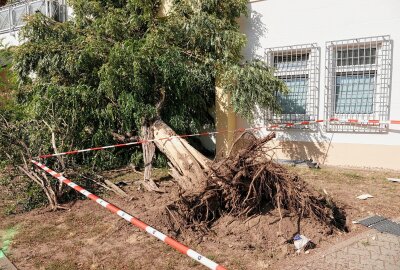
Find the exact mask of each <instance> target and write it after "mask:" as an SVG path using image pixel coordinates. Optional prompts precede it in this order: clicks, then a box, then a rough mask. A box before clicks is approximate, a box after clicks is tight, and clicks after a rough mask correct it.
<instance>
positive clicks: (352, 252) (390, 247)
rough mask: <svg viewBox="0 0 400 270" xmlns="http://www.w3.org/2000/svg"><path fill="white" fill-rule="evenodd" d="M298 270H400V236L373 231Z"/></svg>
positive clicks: (337, 247) (318, 256)
mask: <svg viewBox="0 0 400 270" xmlns="http://www.w3.org/2000/svg"><path fill="white" fill-rule="evenodd" d="M292 269H296V270H316V269H318V270H325V269H326V270H328V269H329V270H331V269H334V270H339V269H340V270H341V269H351V270H358V269H360V270H375V269H379V270H380V269H383V270H400V237H398V236H395V235H391V234H386V233H380V232H378V231H375V230H369V231H367V232H365V233H363V234H361V235H358V236H355V237H353V238H350V239H348V240H346V241H344V242H342V243H340V244H337V245H335V246H333V247H332V248H331V249H328V250H327V251H325V252H323V253H321V254H315V255H314V256H313V257H311V258H310V259H308V260H307V261H306V262H305V263H304V264H302V265H301V266H298V267H294V268H292Z"/></svg>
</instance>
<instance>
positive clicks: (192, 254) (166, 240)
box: [31, 160, 227, 270]
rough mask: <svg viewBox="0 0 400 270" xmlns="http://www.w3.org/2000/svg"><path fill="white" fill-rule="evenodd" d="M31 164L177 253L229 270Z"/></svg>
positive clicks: (209, 265) (67, 181)
mask: <svg viewBox="0 0 400 270" xmlns="http://www.w3.org/2000/svg"><path fill="white" fill-rule="evenodd" d="M31 162H32V163H33V164H35V165H36V166H38V167H39V168H41V169H42V170H44V171H45V172H47V173H48V174H50V175H51V176H53V177H54V178H57V179H58V180H60V181H61V182H62V183H63V184H65V185H67V186H69V187H71V188H73V189H75V190H76V191H78V192H79V193H81V194H83V195H85V196H86V197H88V198H89V199H91V200H92V201H95V202H96V203H98V204H100V205H101V206H103V207H104V208H107V209H108V210H110V211H111V212H112V213H114V214H117V215H118V216H120V217H121V218H123V219H125V220H126V221H128V222H129V223H131V224H133V225H134V226H136V227H138V228H139V229H141V230H143V231H145V232H147V233H148V234H150V235H152V236H154V237H156V238H157V239H159V240H161V241H163V242H164V243H166V244H167V245H169V246H171V247H172V248H174V249H176V250H177V251H179V252H181V253H182V254H185V255H187V256H189V257H190V258H192V259H194V260H195V261H197V262H199V263H201V264H202V265H204V266H206V267H208V268H209V269H213V270H227V269H226V268H224V267H223V266H221V265H219V264H217V263H215V262H213V261H211V260H210V259H208V258H206V257H204V256H203V255H201V254H199V253H197V252H196V251H194V250H192V249H190V248H188V247H186V246H185V245H183V244H181V243H179V242H178V241H176V240H175V239H173V238H171V237H169V236H166V235H165V234H163V233H162V232H160V231H158V230H156V229H154V228H152V227H151V226H149V225H147V224H146V223H144V222H142V221H141V220H139V219H137V218H135V217H133V216H131V215H129V214H128V213H126V212H124V211H122V210H121V209H119V208H118V207H117V206H115V205H113V204H111V203H109V202H106V201H105V200H103V199H101V198H99V197H97V196H96V195H94V194H92V193H90V192H89V191H87V190H86V189H84V188H82V187H80V186H78V185H77V184H75V183H74V182H72V181H71V180H69V179H67V178H65V177H64V176H62V175H61V173H57V172H55V171H53V170H52V169H50V168H48V167H46V166H45V165H43V164H42V163H40V162H37V161H35V160H31Z"/></svg>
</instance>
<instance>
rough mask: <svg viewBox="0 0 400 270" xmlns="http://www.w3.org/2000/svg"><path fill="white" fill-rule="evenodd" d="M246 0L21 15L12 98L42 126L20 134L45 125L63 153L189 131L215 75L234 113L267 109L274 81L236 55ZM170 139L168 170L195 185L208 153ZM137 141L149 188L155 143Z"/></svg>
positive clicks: (81, 5) (90, 6) (207, 121)
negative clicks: (61, 16) (64, 17)
mask: <svg viewBox="0 0 400 270" xmlns="http://www.w3.org/2000/svg"><path fill="white" fill-rule="evenodd" d="M246 4H247V1H246V0H223V1H214V0H207V1H195V0H187V1H178V0H176V1H173V5H172V8H171V10H170V11H169V13H168V14H167V15H166V16H162V15H161V14H160V1H154V0H145V1H143V0H140V1H139V0H118V1H115V0H114V1H112V0H108V1H104V0H101V1H100V0H89V1H86V0H72V1H70V5H71V6H72V7H73V10H74V16H73V17H72V18H71V19H70V20H69V21H67V22H65V23H59V22H56V21H54V20H52V19H51V18H47V17H45V16H43V15H41V14H36V15H34V16H33V17H31V18H28V20H27V25H26V26H25V27H24V28H23V29H22V30H21V36H22V38H23V40H24V41H25V42H24V43H23V44H22V45H21V46H20V47H18V48H17V50H16V53H15V55H14V57H15V65H14V68H15V70H16V72H17V73H18V75H19V80H20V87H19V91H18V99H17V100H18V103H19V104H20V105H21V106H23V107H24V111H25V112H26V113H27V115H26V117H27V118H31V119H30V120H36V121H37V122H38V123H40V124H43V123H44V122H43V121H46V123H47V124H46V125H43V128H42V129H37V130H38V132H35V134H28V135H27V136H28V137H33V136H35V137H40V136H42V135H41V134H40V133H46V134H47V136H46V137H47V138H49V135H48V134H49V132H51V133H52V134H55V137H56V139H55V141H56V144H58V145H56V146H57V148H58V150H59V151H63V150H66V149H68V148H83V147H88V146H91V145H104V144H108V143H112V142H113V140H114V139H115V138H121V137H122V138H126V139H128V140H129V138H135V137H137V136H139V137H140V139H142V140H147V139H151V138H153V137H154V136H155V134H167V133H168V134H169V135H173V134H175V132H178V133H192V132H198V131H199V130H201V129H202V128H204V127H206V126H212V125H213V118H212V116H211V115H210V113H209V111H210V108H212V107H213V106H214V103H215V87H216V84H217V82H218V84H221V85H222V86H223V87H224V89H225V91H226V92H227V93H230V94H231V96H232V100H233V102H232V105H233V108H234V109H235V110H236V111H237V112H238V113H240V114H241V115H243V116H246V117H248V118H250V117H251V116H252V111H253V109H254V104H259V105H260V106H262V107H274V108H276V107H277V105H276V92H279V91H281V92H284V91H285V90H286V88H285V86H284V84H283V83H282V82H281V81H280V80H278V79H276V78H275V77H274V76H273V73H272V70H271V69H270V68H268V67H267V66H266V65H265V64H264V63H263V62H261V61H253V62H245V61H244V60H243V58H242V55H241V52H242V49H243V47H244V46H245V41H246V39H245V36H244V35H243V34H242V33H240V31H239V26H238V23H237V19H238V18H239V17H240V16H241V15H244V14H245V13H246V9H247V7H246ZM155 123H158V124H157V125H155ZM168 126H169V127H171V129H170V128H169V127H168ZM173 143H176V144H179V145H180V144H182V147H176V148H175V149H174V151H175V153H172V152H170V151H169V150H170V149H168V148H162V149H164V150H163V152H164V153H165V154H166V155H167V157H168V158H169V159H175V160H179V161H178V162H171V163H170V164H172V166H173V167H174V170H173V171H174V176H176V179H177V180H178V181H180V184H181V186H182V187H183V188H186V189H188V190H190V189H192V188H194V187H198V186H199V185H201V183H200V181H202V180H200V178H199V177H198V175H197V174H202V173H203V172H202V171H203V169H204V165H205V163H207V162H208V161H207V160H206V159H205V158H204V157H202V155H201V154H199V152H197V150H195V149H194V148H193V147H191V146H190V145H189V144H187V143H185V142H182V141H180V140H176V142H173ZM54 148H55V146H54V145H53V146H52V147H51V148H49V149H47V150H48V151H54ZM142 148H143V149H142V152H143V164H144V170H145V171H144V182H143V183H144V184H145V185H146V187H147V188H148V189H156V190H157V187H156V186H155V185H154V183H153V182H152V181H151V164H152V161H153V157H154V154H155V146H154V144H153V143H147V144H143V145H142ZM177 149H178V150H177ZM41 150H42V151H46V150H45V149H41ZM168 151H169V152H168ZM183 156H185V158H184V159H182V157H183ZM115 159H118V157H117V156H115ZM188 168H192V169H190V170H189V169H188ZM194 168H196V169H194ZM178 174H180V177H178Z"/></svg>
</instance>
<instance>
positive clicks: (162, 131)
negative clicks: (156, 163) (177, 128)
mask: <svg viewBox="0 0 400 270" xmlns="http://www.w3.org/2000/svg"><path fill="white" fill-rule="evenodd" d="M152 130H153V133H154V138H155V139H156V141H155V144H156V146H157V148H158V149H159V150H160V151H161V152H162V153H164V154H165V155H166V156H167V158H168V160H169V163H168V164H169V166H170V169H171V172H170V174H171V176H172V177H173V178H174V179H175V180H176V181H177V183H178V184H179V186H180V187H181V188H182V189H184V190H185V191H186V192H190V193H192V192H197V191H201V190H202V189H203V188H204V187H205V185H206V179H207V171H208V170H209V166H210V163H211V161H210V160H209V159H208V158H206V157H205V156H204V155H202V154H201V153H200V152H199V151H197V150H196V149H195V148H193V147H192V146H191V145H190V144H189V143H188V142H187V141H186V140H185V139H182V138H178V137H175V138H169V139H164V140H160V139H163V138H167V137H171V136H176V133H175V132H174V131H173V130H172V129H171V128H170V127H169V126H168V125H167V124H165V123H164V122H163V121H161V120H158V121H156V122H155V123H154V124H153V126H152Z"/></svg>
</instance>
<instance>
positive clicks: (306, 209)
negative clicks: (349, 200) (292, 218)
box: [167, 133, 346, 233]
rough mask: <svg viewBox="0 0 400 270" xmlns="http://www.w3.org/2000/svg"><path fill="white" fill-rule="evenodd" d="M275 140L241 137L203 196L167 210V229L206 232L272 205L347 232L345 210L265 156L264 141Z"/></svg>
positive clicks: (209, 180)
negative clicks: (228, 219) (222, 221)
mask: <svg viewBox="0 0 400 270" xmlns="http://www.w3.org/2000/svg"><path fill="white" fill-rule="evenodd" d="M274 137H275V134H274V133H271V134H269V135H268V136H267V137H266V138H263V139H257V138H256V137H255V136H254V135H253V134H251V133H244V134H243V135H242V136H241V137H240V138H239V139H238V140H237V141H236V143H235V144H234V146H233V147H232V150H231V152H230V153H229V155H228V157H226V158H224V159H223V160H220V161H218V162H214V164H212V166H211V170H210V171H209V173H208V178H207V180H206V181H207V185H206V188H205V189H204V190H203V191H202V192H200V193H196V194H190V195H184V196H181V198H180V200H178V201H176V202H174V203H173V204H171V205H169V206H168V211H167V214H168V217H169V224H170V226H171V229H172V230H174V231H175V232H178V233H179V232H182V231H186V230H190V231H192V232H193V231H194V232H200V233H204V232H206V231H207V230H208V229H209V228H210V226H211V225H212V224H213V223H214V222H215V221H216V220H217V219H218V218H220V217H221V216H222V215H224V214H230V215H233V216H237V217H249V216H252V215H256V214H260V213H262V211H263V208H265V207H266V206H267V205H270V206H272V207H273V208H276V209H278V210H279V213H280V215H281V218H282V212H285V213H289V214H290V215H296V216H297V217H298V218H299V220H300V219H302V218H305V217H307V218H312V219H314V220H316V221H318V222H320V223H321V224H325V225H326V226H329V227H330V228H332V229H335V228H337V229H339V230H346V217H345V212H344V210H342V209H340V208H339V207H338V206H336V204H335V203H333V202H332V200H331V199H329V198H328V197H326V196H324V195H321V194H319V193H318V192H316V191H314V190H312V189H310V188H309V187H308V185H307V184H306V183H305V182H304V181H303V180H301V179H300V178H299V177H298V176H297V175H295V174H293V173H291V172H289V171H288V170H287V169H286V168H284V167H283V166H281V165H279V164H277V163H275V162H274V161H273V160H272V159H271V157H269V156H268V155H267V154H266V152H267V151H266V150H268V149H266V143H267V142H268V141H270V140H271V139H273V138H274Z"/></svg>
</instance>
